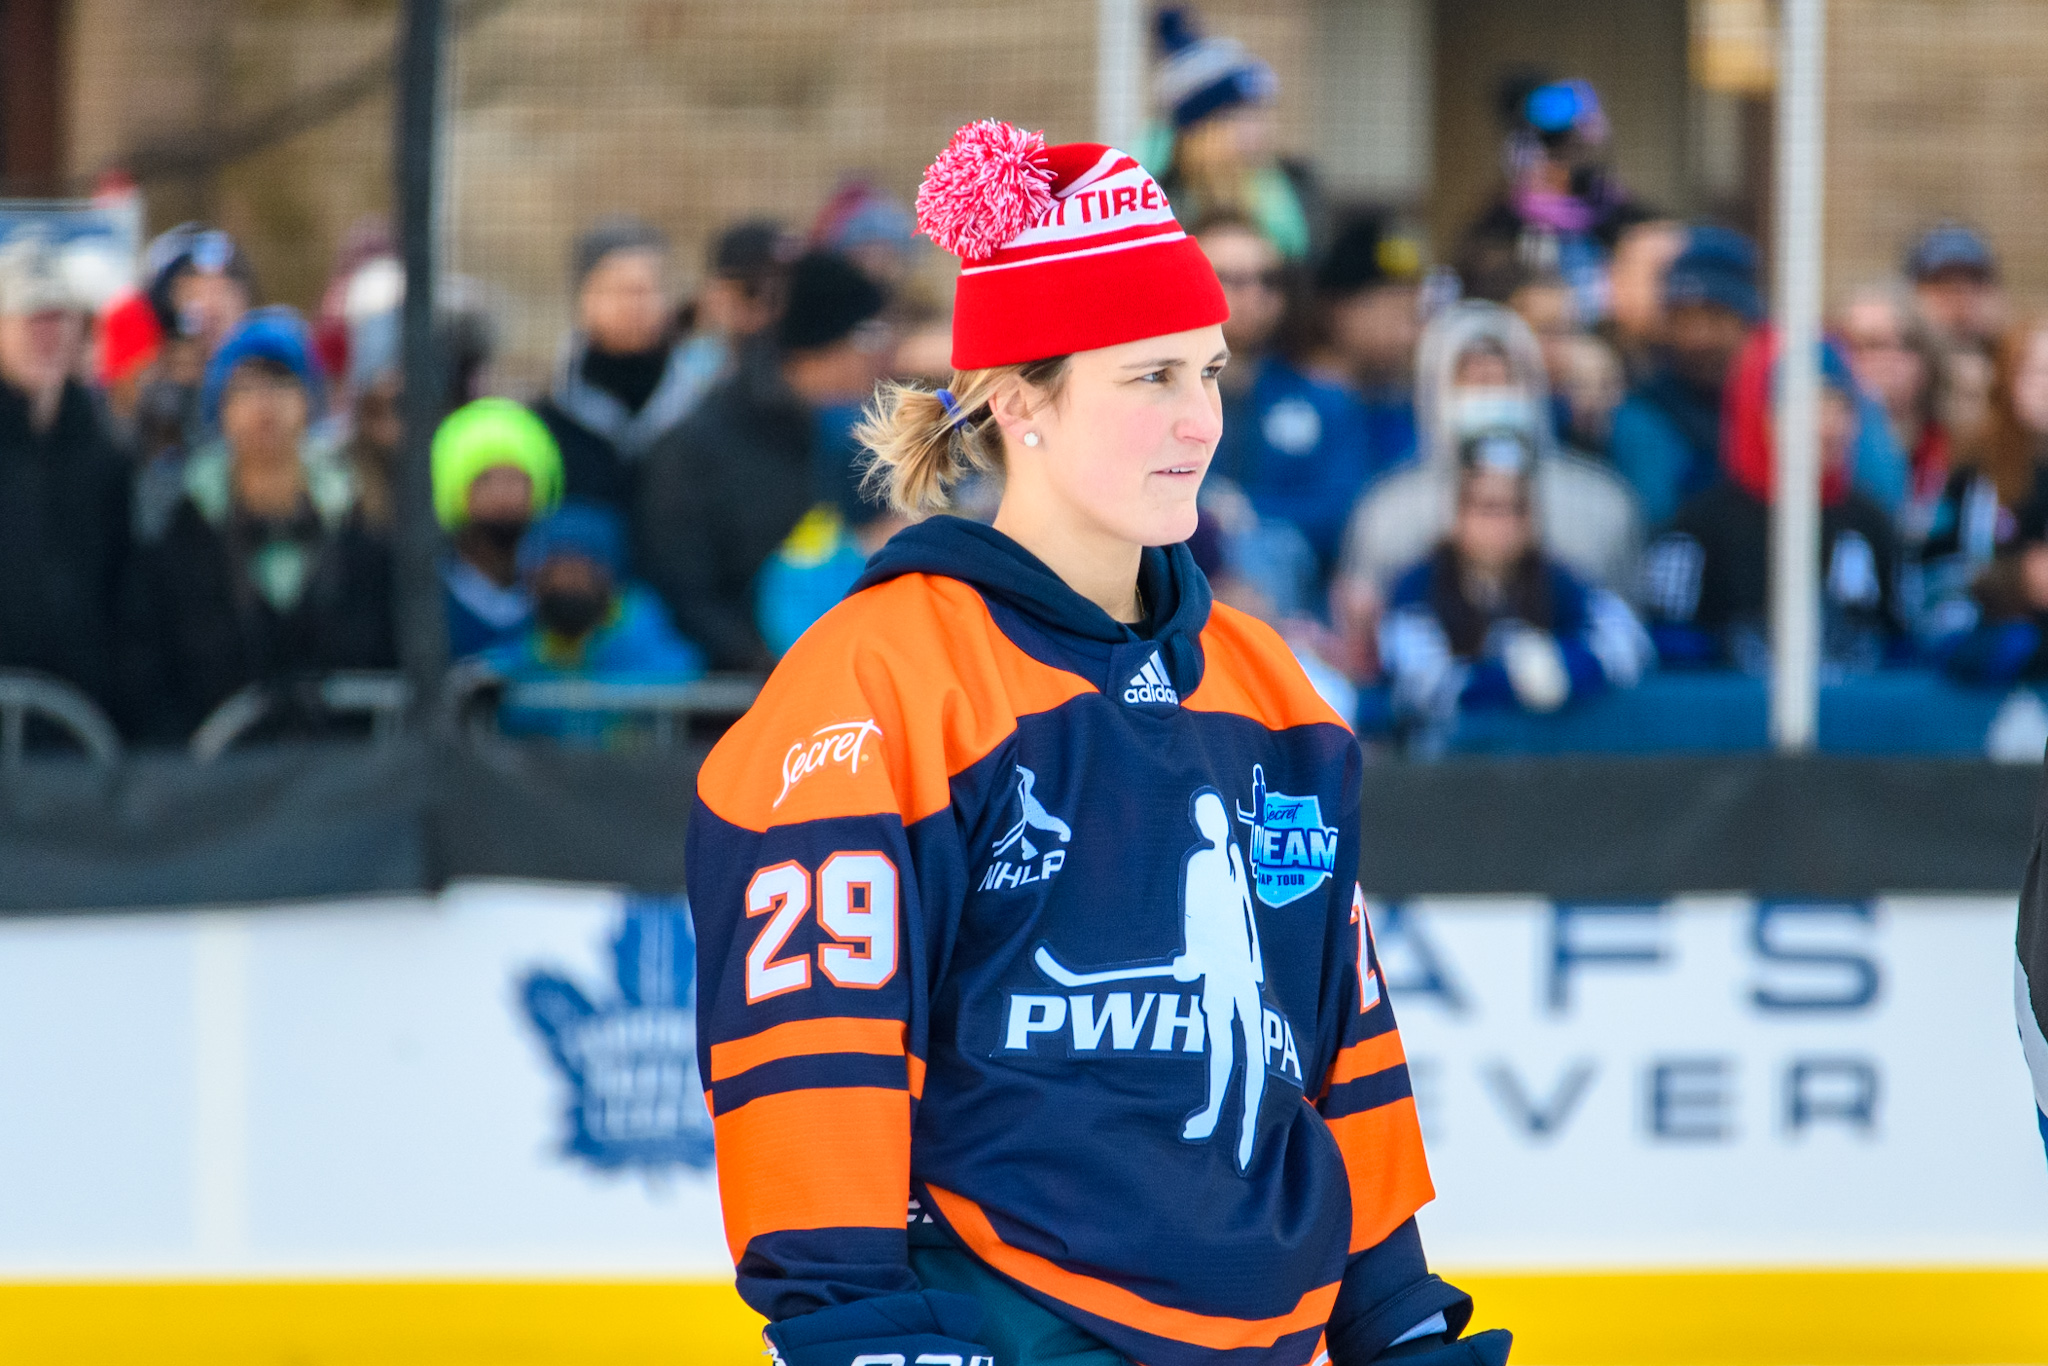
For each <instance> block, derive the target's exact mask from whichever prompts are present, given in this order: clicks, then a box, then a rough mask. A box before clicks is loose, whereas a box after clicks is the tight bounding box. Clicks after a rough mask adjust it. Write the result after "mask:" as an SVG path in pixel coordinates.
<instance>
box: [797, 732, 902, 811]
mask: <svg viewBox="0 0 2048 1366" xmlns="http://www.w3.org/2000/svg"><path fill="white" fill-rule="evenodd" d="M870 736H872V737H873V738H874V739H876V740H880V739H881V738H882V728H881V727H880V726H878V725H876V724H875V722H874V719H873V718H872V717H870V718H869V719H867V720H865V721H838V722H834V723H833V724H832V725H829V726H820V727H818V728H817V729H816V730H814V731H812V732H811V738H810V739H809V740H799V741H797V742H796V743H795V744H793V745H791V746H790V747H789V749H788V750H787V751H785V752H784V754H783V756H782V792H781V793H780V794H779V795H778V796H777V797H776V798H775V805H777V806H780V805H782V799H783V798H784V797H787V796H788V795H789V790H790V789H791V788H793V787H795V786H796V785H797V784H798V783H800V782H802V781H803V780H804V779H806V778H808V777H810V776H811V775H812V774H813V773H816V772H817V771H818V770H819V769H821V768H826V767H829V766H830V765H832V764H843V765H844V766H845V768H846V771H847V772H848V773H858V772H860V765H861V760H862V759H864V758H867V757H869V753H868V748H867V743H868V739H869V737H870Z"/></svg>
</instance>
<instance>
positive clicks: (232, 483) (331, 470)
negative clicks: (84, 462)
mask: <svg viewBox="0 0 2048 1366" xmlns="http://www.w3.org/2000/svg"><path fill="white" fill-rule="evenodd" d="M319 392H320V377H319V373H318V371H317V369H316V367H315V366H314V364H313V358H312V351H311V334H310V333H309V332H308V330H307V328H306V325H305V323H304V322H302V321H301V320H300V319H299V316H298V315H297V314H296V313H294V312H292V311H291V310H290V309H286V308H264V309H258V310H256V311H255V312H253V313H251V314H249V315H248V316H247V317H245V318H244V319H243V320H242V322H241V324H240V325H239V326H237V327H236V328H235V330H234V331H233V332H231V333H229V334H228V337H227V338H226V340H225V341H224V342H222V344H221V347H220V349H219V350H218V351H216V352H215V353H214V357H213V360H212V362H211V363H210V364H209V365H208V367H207V371H206V379H205V382H204V384H203V385H202V387H201V391H200V407H201V412H202V416H203V418H204V420H205V421H206V422H207V424H208V425H209V426H213V427H217V428H218V430H219V432H220V436H219V438H218V439H217V440H215V441H214V442H212V443H211V444H209V445H208V446H207V447H205V448H204V449H202V450H201V451H200V452H199V453H198V454H196V455H194V456H193V457H192V458H191V460H189V461H188V462H187V463H186V465H185V467H184V472H183V488H182V491H181V493H180V496H179V498H178V501H177V503H176V505H175V506H174V508H173V509H172V512H171V515H170V518H169V521H168V525H167V526H166V527H165V529H164V532H163V534H162V536H161V537H159V538H158V539H157V540H156V541H154V542H153V543H151V544H150V545H149V546H148V547H147V549H146V550H145V551H144V552H143V554H142V555H141V556H139V557H138V559H137V561H136V562H135V566H134V571H133V572H132V573H131V574H130V576H129V588H128V592H127V594H126V599H125V602H124V613H123V615H124V622H125V624H126V631H127V636H128V641H129V646H130V650H129V658H128V661H127V674H128V680H129V688H130V695H131V697H132V698H133V702H132V703H131V705H132V706H133V707H134V709H135V712H136V714H137V715H138V717H139V718H141V719H140V725H141V727H142V729H143V731H144V733H145V734H146V735H148V736H149V737H150V738H154V739H160V740H179V739H182V738H183V737H185V736H186V735H189V734H190V733H191V731H192V730H193V728H194V727H196V726H197V725H198V724H199V722H200V721H201V720H203V719H204V718H205V717H206V715H207V714H208V713H209V712H211V711H212V710H213V709H214V708H216V707H218V706H219V705H220V704H221V703H222V702H223V701H225V700H226V699H227V698H228V697H229V696H231V695H233V694H234V693H235V692H237V691H238V690H240V689H241V688H243V687H244V686H247V685H249V684H260V685H264V686H266V687H270V688H272V689H274V690H281V692H280V695H283V694H284V693H288V692H289V691H290V687H289V685H292V684H295V683H297V682H298V681H300V680H303V679H306V678H309V677H314V676H317V675H320V674H324V673H329V672H332V671H334V670H338V669H380V668H390V667H392V665H393V664H394V663H395V647H394V644H393V637H392V623H391V563H390V549H389V546H388V545H387V544H386V542H385V541H384V540H383V539H382V538H381V537H380V536H378V535H377V534H376V533H375V532H374V531H372V530H371V529H370V528H369V527H367V526H366V525H365V524H364V522H363V519H362V517H361V514H360V512H359V510H358V508H357V505H356V499H355V488H354V484H353V481H352V480H351V479H350V477H349V472H348V469H347V468H346V466H344V465H342V464H341V463H339V462H338V461H337V460H336V459H334V457H333V454H332V452H330V451H327V450H326V449H324V448H323V447H321V446H319V445H318V444H316V443H315V442H313V441H312V440H311V439H310V438H309V436H308V430H309V423H310V419H311V415H312V413H313V412H314V411H315V410H316V409H317V406H318V399H317V395H318V394H319Z"/></svg>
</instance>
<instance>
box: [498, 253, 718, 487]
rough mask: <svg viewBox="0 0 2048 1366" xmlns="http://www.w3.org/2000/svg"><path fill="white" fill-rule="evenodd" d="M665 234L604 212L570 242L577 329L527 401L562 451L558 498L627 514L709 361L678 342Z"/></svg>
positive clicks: (691, 403)
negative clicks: (540, 394) (541, 392)
mask: <svg viewBox="0 0 2048 1366" xmlns="http://www.w3.org/2000/svg"><path fill="white" fill-rule="evenodd" d="M668 269H669V247H668V239H667V238H666V237H664V236H662V235H661V233H660V232H658V231H656V230H655V229H654V228H652V227H650V226H649V225H648V224H646V223H643V222H641V221H640V220H638V219H636V218H626V217H615V218H607V219H605V220H604V221H603V222H601V223H599V224H598V225H597V226H596V227H594V228H592V229H591V230H590V231H589V232H587V233H585V234H584V235H583V236H582V237H580V238H578V239H577V241H576V249H575V252H574V255H573V260H572V263H571V274H572V277H573V280H574V284H575V290H576V330H575V332H574V333H573V334H572V335H571V336H570V338H569V343H568V346H567V348H566V350H565V351H564V353H563V356H562V362H561V365H560V367H559V368H558V369H557V371H556V374H555V384H554V388H553V389H552V390H551V391H550V392H549V393H548V395H547V397H546V398H543V399H542V400H540V402H538V403H536V404H534V407H533V410H534V413H535V415H536V416H538V417H539V418H540V420H541V421H542V422H545V423H546V424H547V426H548V431H549V432H551V433H552V434H553V435H554V438H555V444H556V446H557V447H558V448H559V449H560V450H561V452H562V470H563V475H564V478H565V480H566V483H565V486H564V487H565V490H566V492H565V496H566V497H569V498H572V499H578V500H581V501H584V502H591V503H598V504H602V505H604V506H606V507H610V508H614V509H616V510H618V512H619V514H620V515H621V516H625V515H627V512H628V510H629V509H630V506H631V503H632V498H633V485H634V480H635V477H636V474H637V470H638V466H639V464H640V462H641V460H642V459H644V458H645V457H646V455H647V453H648V451H650V450H652V449H653V448H654V445H655V443H656V442H658V441H660V440H661V438H662V437H663V436H665V435H667V434H668V433H669V432H671V431H673V430H675V427H676V425H677V424H678V423H680V422H681V421H682V420H683V419H684V418H686V417H688V416H689V415H690V413H691V411H692V410H693V409H694V408H695V407H696V406H697V402H698V400H700V399H701V398H703V396H704V393H705V391H706V390H707V389H709V388H710V386H711V384H712V382H713V381H714V380H715V379H716V378H717V375H718V370H717V365H718V360H717V358H716V357H707V356H705V355H703V354H700V353H699V352H697V351H692V350H691V349H689V348H687V347H684V346H680V345H678V344H677V338H676V337H675V335H674V330H675V329H674V324H675V317H674V310H673V307H672V300H671V299H670V297H669V284H668Z"/></svg>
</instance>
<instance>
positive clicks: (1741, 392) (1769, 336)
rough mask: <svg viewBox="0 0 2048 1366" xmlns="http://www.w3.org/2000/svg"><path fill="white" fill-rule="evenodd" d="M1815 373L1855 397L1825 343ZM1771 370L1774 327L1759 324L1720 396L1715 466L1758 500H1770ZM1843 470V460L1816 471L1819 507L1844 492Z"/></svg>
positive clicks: (1838, 357) (1838, 356)
mask: <svg viewBox="0 0 2048 1366" xmlns="http://www.w3.org/2000/svg"><path fill="white" fill-rule="evenodd" d="M1820 371H1821V383H1822V385H1823V386H1825V387H1826V388H1829V389H1833V390H1836V391H1837V392H1839V393H1845V394H1847V395H1849V396H1850V398H1851V400H1852V401H1853V400H1854V399H1855V396H1856V381H1855V380H1854V379H1853V378H1852V377H1851V376H1850V373H1849V363H1848V361H1847V360H1845V359H1844V358H1843V356H1842V353H1841V351H1840V349H1839V348H1837V347H1836V346H1835V344H1834V343H1833V342H1831V341H1823V342H1822V343H1821V351H1820ZM1777 373H1778V334H1777V330H1776V329H1775V328H1771V327H1759V328H1757V329H1756V330H1755V331H1754V332H1752V333H1751V334H1750V337H1749V340H1748V341H1747V342H1744V343H1743V346H1742V350H1741V351H1740V352H1738V353H1737V354H1736V357H1735V364H1734V365H1733V366H1732V367H1731V368H1730V370H1729V372H1728V386H1727V389H1726V390H1725V391H1724V394H1723V396H1722V400H1721V404H1722V408H1721V467H1722V468H1723V469H1724V470H1726V471H1727V472H1728V477H1729V478H1730V479H1731V480H1733V481H1734V482H1735V484H1736V485H1737V486H1738V487H1740V488H1741V489H1742V490H1743V491H1744V492H1745V493H1747V494H1749V496H1750V497H1752V498H1754V499H1756V500H1757V501H1758V502H1760V503H1764V504H1769V503H1770V502H1771V501H1772V498H1771V493H1772V483H1773V479H1772V468H1773V461H1774V460H1775V458H1776V457H1775V443H1774V442H1773V440H1772V436H1771V394H1772V387H1773V384H1772V382H1773V380H1774V379H1775V378H1776V376H1777ZM1849 474H1850V471H1849V467H1848V465H1847V464H1843V465H1837V466H1834V467H1833V468H1828V469H1823V470H1822V471H1821V477H1820V500H1821V503H1822V504H1823V505H1824V506H1827V507H1833V506H1834V505H1835V504H1837V503H1839V502H1841V501H1842V499H1843V498H1845V497H1847V496H1848V493H1849Z"/></svg>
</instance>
